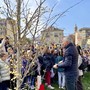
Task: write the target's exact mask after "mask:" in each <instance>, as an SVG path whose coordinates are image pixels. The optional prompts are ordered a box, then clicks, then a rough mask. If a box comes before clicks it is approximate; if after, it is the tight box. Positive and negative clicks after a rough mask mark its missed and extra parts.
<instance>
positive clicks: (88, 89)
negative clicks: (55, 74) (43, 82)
mask: <svg viewBox="0 0 90 90" xmlns="http://www.w3.org/2000/svg"><path fill="white" fill-rule="evenodd" d="M82 82H83V86H84V90H90V72H88V73H85V74H84V77H83V78H82ZM52 86H54V87H55V90H62V89H59V88H58V84H57V81H56V82H54V83H53V85H52ZM45 90H50V89H48V88H47V87H45Z"/></svg>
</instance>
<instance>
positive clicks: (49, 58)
mask: <svg viewBox="0 0 90 90" xmlns="http://www.w3.org/2000/svg"><path fill="white" fill-rule="evenodd" d="M53 61H54V57H53V55H52V54H49V53H48V54H44V55H43V65H44V67H45V68H46V71H50V70H51V68H52V67H53V64H54V63H53Z"/></svg>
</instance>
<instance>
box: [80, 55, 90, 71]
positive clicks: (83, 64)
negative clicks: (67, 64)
mask: <svg viewBox="0 0 90 90" xmlns="http://www.w3.org/2000/svg"><path fill="white" fill-rule="evenodd" d="M87 65H88V58H87V57H82V63H81V65H80V66H79V70H85V68H87Z"/></svg>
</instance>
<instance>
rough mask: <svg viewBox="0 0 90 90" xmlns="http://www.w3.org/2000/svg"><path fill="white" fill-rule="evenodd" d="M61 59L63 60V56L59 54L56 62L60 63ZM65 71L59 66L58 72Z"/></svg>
mask: <svg viewBox="0 0 90 90" xmlns="http://www.w3.org/2000/svg"><path fill="white" fill-rule="evenodd" d="M60 61H63V57H62V56H57V57H56V58H55V63H59V62H60ZM63 71H64V68H60V67H58V72H63Z"/></svg>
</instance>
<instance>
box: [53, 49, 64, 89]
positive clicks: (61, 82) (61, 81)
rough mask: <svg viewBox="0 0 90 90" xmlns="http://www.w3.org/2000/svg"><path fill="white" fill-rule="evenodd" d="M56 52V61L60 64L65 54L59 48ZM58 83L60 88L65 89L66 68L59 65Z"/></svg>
mask: <svg viewBox="0 0 90 90" xmlns="http://www.w3.org/2000/svg"><path fill="white" fill-rule="evenodd" d="M55 53H56V56H57V57H56V58H55V63H56V64H58V63H60V62H63V56H62V55H63V54H60V53H59V52H58V51H57V50H55ZM58 84H59V88H62V89H64V87H65V74H64V68H60V67H58Z"/></svg>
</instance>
